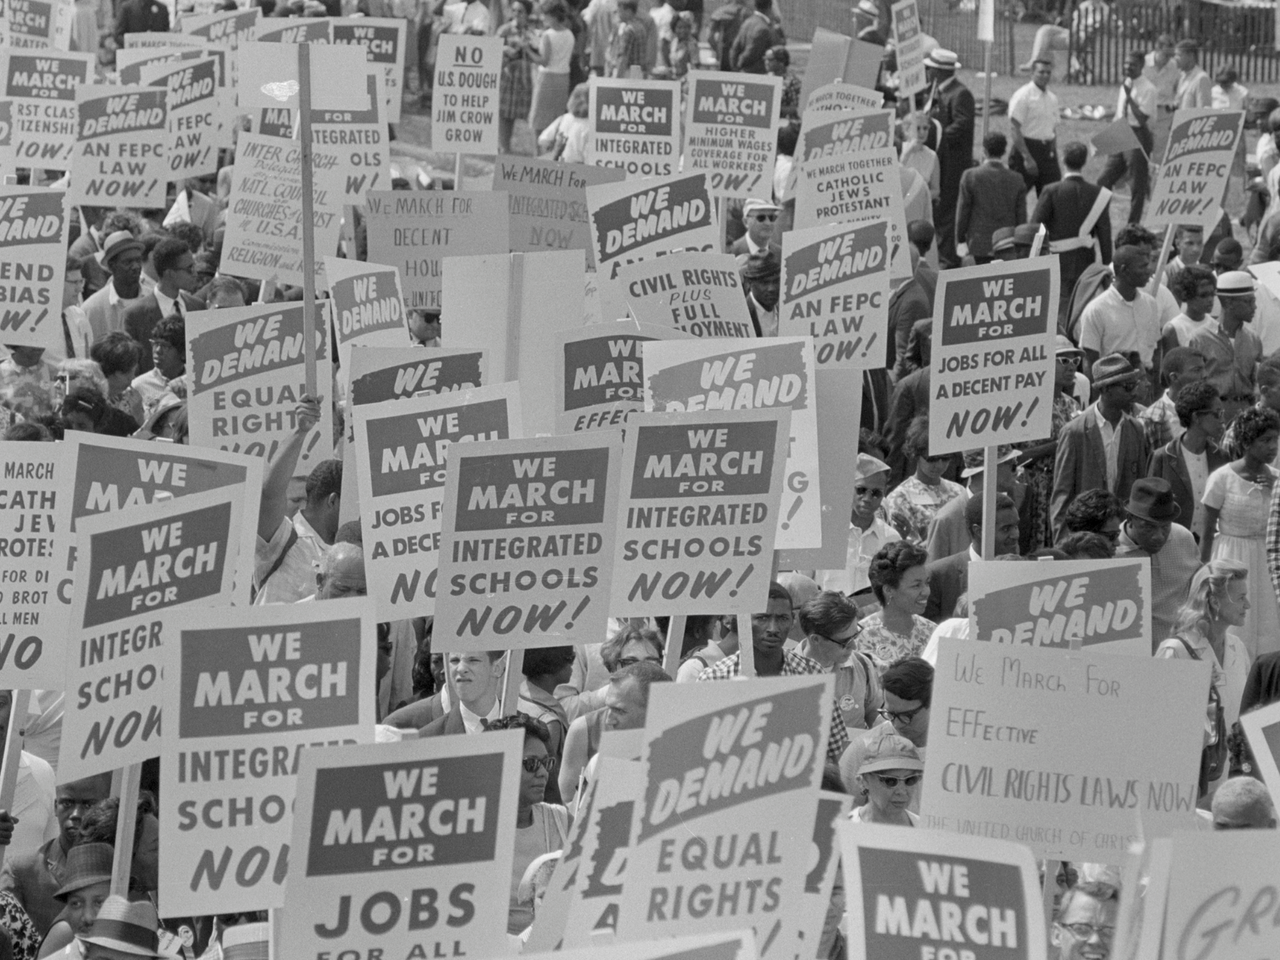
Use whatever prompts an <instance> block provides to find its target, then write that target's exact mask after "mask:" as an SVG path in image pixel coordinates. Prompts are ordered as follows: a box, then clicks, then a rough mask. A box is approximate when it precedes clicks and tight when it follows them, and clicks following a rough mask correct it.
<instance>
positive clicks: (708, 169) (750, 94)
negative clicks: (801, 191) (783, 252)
mask: <svg viewBox="0 0 1280 960" xmlns="http://www.w3.org/2000/svg"><path fill="white" fill-rule="evenodd" d="M688 80H689V103H688V104H687V106H686V110H687V115H686V117H685V144H684V163H683V165H682V167H681V169H682V170H683V171H684V172H685V173H699V172H701V173H705V174H706V175H707V187H708V189H709V190H710V191H711V194H712V196H715V197H758V198H759V199H761V200H772V199H773V164H774V160H775V159H776V157H777V152H778V134H777V129H778V113H779V110H780V109H781V106H782V78H781V77H774V76H770V75H768V74H741V73H720V72H718V71H711V70H694V71H691V72H690V73H689V77H688Z"/></svg>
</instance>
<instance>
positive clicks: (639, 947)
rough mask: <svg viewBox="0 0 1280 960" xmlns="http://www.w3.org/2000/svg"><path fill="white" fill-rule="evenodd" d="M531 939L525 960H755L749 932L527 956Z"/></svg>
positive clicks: (539, 918)
mask: <svg viewBox="0 0 1280 960" xmlns="http://www.w3.org/2000/svg"><path fill="white" fill-rule="evenodd" d="M543 909H545V904H544V905H543V907H540V908H539V910H538V917H537V920H536V921H535V922H534V926H533V929H534V934H533V935H534V936H536V935H537V930H538V923H540V922H541V921H542V911H543ZM532 946H533V940H532V937H531V938H530V942H529V943H528V944H527V945H526V949H525V951H524V953H523V954H522V956H524V957H526V958H528V960H756V950H755V937H754V936H752V933H751V931H750V930H734V931H732V932H730V933H704V934H701V935H699V936H694V937H670V938H667V939H663V940H642V941H637V942H636V943H614V944H609V945H604V944H599V943H595V944H592V946H590V947H586V948H582V949H579V950H557V951H556V952H555V953H530V952H529V949H530V948H532Z"/></svg>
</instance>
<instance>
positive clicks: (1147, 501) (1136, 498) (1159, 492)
mask: <svg viewBox="0 0 1280 960" xmlns="http://www.w3.org/2000/svg"><path fill="white" fill-rule="evenodd" d="M1125 510H1126V511H1127V512H1128V514H1129V516H1131V517H1137V518H1138V519H1139V520H1149V521H1151V522H1152V523H1170V522H1172V521H1174V520H1177V519H1178V517H1180V516H1182V508H1181V507H1180V506H1178V503H1177V501H1176V500H1174V499H1173V487H1171V486H1169V481H1168V480H1162V479H1160V478H1159V477H1143V478H1142V479H1141V480H1135V481H1134V484H1133V486H1132V487H1130V488H1129V502H1128V503H1127V504H1126V505H1125Z"/></svg>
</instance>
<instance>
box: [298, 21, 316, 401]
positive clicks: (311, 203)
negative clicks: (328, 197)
mask: <svg viewBox="0 0 1280 960" xmlns="http://www.w3.org/2000/svg"><path fill="white" fill-rule="evenodd" d="M298 143H299V146H300V147H301V149H302V154H301V156H302V329H303V331H304V335H303V337H302V348H303V351H304V356H305V358H306V362H307V376H306V382H307V394H308V395H309V396H312V397H314V396H315V395H316V337H315V329H316V274H315V269H316V268H315V263H316V214H315V201H316V198H315V193H314V191H315V186H314V184H313V182H312V178H313V171H312V169H311V44H309V43H300V44H298Z"/></svg>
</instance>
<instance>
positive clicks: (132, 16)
mask: <svg viewBox="0 0 1280 960" xmlns="http://www.w3.org/2000/svg"><path fill="white" fill-rule="evenodd" d="M168 32H169V10H168V8H167V7H166V6H165V5H164V4H163V3H160V2H158V0H127V2H125V3H123V4H121V6H120V12H119V13H118V14H117V15H116V34H115V36H116V46H118V47H123V46H124V35H125V34H126V33H168Z"/></svg>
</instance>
